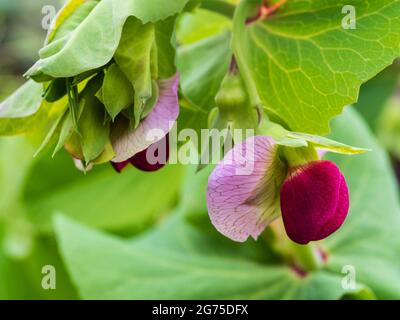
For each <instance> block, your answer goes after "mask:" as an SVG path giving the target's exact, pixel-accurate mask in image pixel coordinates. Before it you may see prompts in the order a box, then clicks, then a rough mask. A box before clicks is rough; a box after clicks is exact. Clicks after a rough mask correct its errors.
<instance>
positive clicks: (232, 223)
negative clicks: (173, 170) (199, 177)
mask: <svg viewBox="0 0 400 320" xmlns="http://www.w3.org/2000/svg"><path fill="white" fill-rule="evenodd" d="M285 173H286V172H285V168H284V167H283V165H282V163H281V162H280V160H279V157H277V145H276V144H275V143H274V141H273V139H272V138H269V137H265V136H256V137H252V138H249V139H247V140H245V141H244V142H242V143H240V144H238V145H236V146H235V147H234V148H233V149H232V150H230V151H229V152H228V153H227V155H226V156H225V158H224V159H223V160H222V161H221V162H220V163H219V164H218V165H217V166H216V168H215V170H214V171H213V173H212V174H211V176H210V178H209V182H208V190H207V206H208V211H209V215H210V218H211V221H212V223H213V224H214V226H215V227H216V229H217V230H218V231H219V232H221V233H222V234H223V235H225V236H226V237H228V238H230V239H232V240H234V241H238V242H244V241H246V240H247V239H248V237H249V236H251V237H253V238H254V239H257V237H258V236H259V235H260V234H261V233H262V232H263V230H264V229H265V228H266V226H267V225H268V224H269V223H271V222H272V221H273V220H274V219H275V218H277V217H278V216H279V214H280V212H279V187H280V184H281V183H282V182H283V179H284V177H285Z"/></svg>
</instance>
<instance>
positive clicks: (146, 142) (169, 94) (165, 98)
mask: <svg viewBox="0 0 400 320" xmlns="http://www.w3.org/2000/svg"><path fill="white" fill-rule="evenodd" d="M159 85H160V96H159V99H158V102H157V104H156V106H155V107H154V108H153V110H152V111H151V112H150V114H149V115H148V116H147V117H146V118H145V119H144V120H143V121H142V122H141V123H140V124H139V126H138V127H137V128H136V129H135V130H128V129H127V130H125V131H124V132H123V133H122V134H121V135H119V136H118V137H117V138H114V139H113V142H112V143H113V148H114V151H115V153H116V156H115V158H114V159H113V160H112V161H113V162H117V163H118V162H123V161H126V160H128V159H130V158H132V157H133V156H134V155H135V154H137V153H139V152H141V151H143V150H146V149H147V148H148V147H150V146H151V145H152V144H154V143H156V142H157V141H160V140H161V139H163V138H164V137H165V136H166V135H167V134H168V133H169V131H170V130H171V129H172V127H173V123H174V122H175V121H176V119H177V118H178V115H179V103H178V85H179V75H178V74H176V75H175V76H174V77H172V78H171V79H167V80H161V81H159Z"/></svg>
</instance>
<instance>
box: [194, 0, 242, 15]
mask: <svg viewBox="0 0 400 320" xmlns="http://www.w3.org/2000/svg"><path fill="white" fill-rule="evenodd" d="M200 8H203V9H206V10H209V11H213V12H215V13H219V14H222V15H223V16H225V17H227V18H229V19H232V18H233V15H234V13H235V6H234V5H233V4H230V3H228V2H225V1H221V0H203V1H202V2H201V4H200Z"/></svg>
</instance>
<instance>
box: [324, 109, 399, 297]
mask: <svg viewBox="0 0 400 320" xmlns="http://www.w3.org/2000/svg"><path fill="white" fill-rule="evenodd" d="M333 132H334V134H333V138H334V139H338V140H344V141H346V142H348V143H350V144H356V145H361V146H366V147H368V148H371V149H372V150H373V151H372V152H369V153H366V154H363V155H358V156H355V157H354V158H352V157H346V156H338V155H334V156H333V155H332V156H330V157H329V158H330V159H332V160H334V161H335V162H337V163H338V164H339V166H340V168H341V170H342V172H343V174H344V175H345V177H346V180H347V183H348V186H349V190H350V203H351V210H350V213H349V216H348V218H347V220H346V222H345V224H344V226H343V227H342V228H341V229H340V230H339V231H338V232H337V233H336V234H335V235H334V236H333V237H330V238H328V239H327V240H326V242H325V245H326V248H327V250H328V251H329V252H332V254H331V257H330V260H329V265H328V270H330V271H333V272H338V273H339V272H341V269H342V267H343V266H345V265H351V266H354V267H355V270H356V275H357V281H361V282H362V283H365V284H366V285H368V286H369V287H370V288H372V289H373V291H374V292H375V293H376V295H377V296H378V298H381V299H399V298H400V270H399V268H398V266H399V264H400V257H399V255H398V254H397V253H398V252H399V251H400V234H399V228H400V207H399V195H398V188H397V184H396V181H395V179H394V176H393V173H392V170H391V166H390V162H389V159H388V157H387V155H386V153H385V152H384V151H383V150H382V149H381V147H380V146H379V145H378V144H377V143H376V141H375V138H374V137H373V136H372V134H371V133H370V132H369V130H368V129H367V126H366V124H365V123H364V122H362V121H361V120H360V118H359V117H357V116H356V115H355V113H350V112H346V115H345V117H340V118H338V119H337V120H335V121H334V122H333Z"/></svg>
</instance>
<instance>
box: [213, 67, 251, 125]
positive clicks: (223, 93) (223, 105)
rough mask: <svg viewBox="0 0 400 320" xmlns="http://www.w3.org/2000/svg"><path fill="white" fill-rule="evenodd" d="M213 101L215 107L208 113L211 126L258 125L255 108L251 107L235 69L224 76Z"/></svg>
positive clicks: (241, 80) (240, 78)
mask: <svg viewBox="0 0 400 320" xmlns="http://www.w3.org/2000/svg"><path fill="white" fill-rule="evenodd" d="M215 103H216V106H217V108H216V109H215V110H214V112H211V115H210V121H209V124H210V126H211V127H213V128H217V129H223V128H228V127H229V128H232V129H255V128H256V127H257V126H258V122H259V115H258V112H257V109H256V108H253V107H251V105H250V103H249V96H248V94H247V90H246V88H245V85H244V82H243V79H242V77H241V76H240V74H239V73H238V72H237V70H235V71H234V72H229V73H228V74H227V75H226V76H225V78H224V80H223V81H222V84H221V87H220V90H219V91H218V94H217V95H216V97H215Z"/></svg>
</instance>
